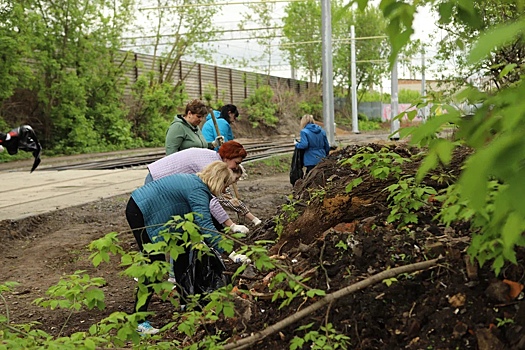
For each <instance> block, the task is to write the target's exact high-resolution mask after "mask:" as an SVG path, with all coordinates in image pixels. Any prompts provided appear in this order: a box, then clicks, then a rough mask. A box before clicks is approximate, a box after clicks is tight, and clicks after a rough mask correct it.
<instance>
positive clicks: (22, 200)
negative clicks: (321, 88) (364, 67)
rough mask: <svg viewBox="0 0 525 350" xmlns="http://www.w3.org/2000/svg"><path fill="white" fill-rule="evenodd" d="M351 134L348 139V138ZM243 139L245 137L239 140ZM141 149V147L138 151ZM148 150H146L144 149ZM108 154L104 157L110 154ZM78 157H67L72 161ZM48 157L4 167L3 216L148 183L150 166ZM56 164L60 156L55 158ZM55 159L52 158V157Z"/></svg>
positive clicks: (371, 137)
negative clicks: (93, 164) (107, 166)
mask: <svg viewBox="0 0 525 350" xmlns="http://www.w3.org/2000/svg"><path fill="white" fill-rule="evenodd" d="M346 138H348V139H346ZM387 138H388V134H386V133H384V132H383V133H361V134H354V135H345V140H344V141H343V143H344V144H346V143H368V142H376V141H386V140H387ZM239 141H241V140H239ZM137 152H139V151H137ZM142 152H144V150H142ZM109 156H110V154H105V155H104V156H103V157H106V158H107V157H109ZM72 159H76V160H77V162H78V161H79V160H78V157H77V158H74V157H64V158H63V160H62V162H67V161H66V160H68V161H69V162H71V161H72ZM46 160H47V159H45V158H44V159H43V160H42V164H41V166H40V167H39V168H38V169H37V170H36V171H35V172H33V173H29V170H30V168H31V165H30V164H31V163H32V161H25V162H17V163H16V164H11V165H12V168H9V167H8V166H9V164H10V163H7V164H3V165H2V167H0V184H1V185H0V196H1V198H3V200H2V201H1V202H0V203H1V204H0V220H18V219H22V218H25V217H28V216H32V215H38V214H43V213H46V212H50V211H53V210H57V209H63V208H67V207H71V206H76V205H80V204H85V203H89V202H93V201H96V200H98V199H100V198H107V197H113V196H116V195H120V194H126V193H130V192H131V191H133V190H134V189H136V188H137V187H139V186H141V185H142V184H143V183H144V178H145V177H146V175H147V172H148V171H147V169H146V167H138V168H131V169H117V170H63V171H52V170H45V166H46ZM52 162H53V163H54V164H55V165H56V164H57V163H60V159H53V161H52ZM49 163H51V161H49Z"/></svg>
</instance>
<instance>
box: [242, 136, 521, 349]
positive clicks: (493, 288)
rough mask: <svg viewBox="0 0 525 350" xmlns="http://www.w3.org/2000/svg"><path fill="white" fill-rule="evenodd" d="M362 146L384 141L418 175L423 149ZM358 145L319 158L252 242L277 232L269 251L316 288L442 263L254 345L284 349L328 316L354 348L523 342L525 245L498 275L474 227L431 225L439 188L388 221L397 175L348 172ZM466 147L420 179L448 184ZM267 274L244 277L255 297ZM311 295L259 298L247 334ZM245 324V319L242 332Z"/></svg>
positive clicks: (354, 296)
mask: <svg viewBox="0 0 525 350" xmlns="http://www.w3.org/2000/svg"><path fill="white" fill-rule="evenodd" d="M366 147H367V148H368V152H370V153H373V154H378V152H380V150H381V149H383V151H384V152H392V153H395V154H397V155H399V156H401V157H403V158H405V159H408V158H410V159H413V161H411V162H406V163H403V164H402V165H400V169H401V174H403V176H405V177H406V176H409V177H410V176H415V174H416V171H417V169H418V167H419V164H420V160H421V158H420V157H418V154H419V153H420V150H419V149H415V148H409V147H405V146H399V145H392V146H387V145H378V144H370V145H368V146H366ZM362 150H363V148H362V147H361V146H348V147H346V148H345V149H343V150H341V151H338V152H335V153H333V154H331V155H330V157H328V158H327V159H326V160H324V161H323V162H321V163H320V164H319V165H318V166H317V167H316V168H315V169H314V170H313V171H312V172H311V173H310V174H308V176H307V177H306V178H305V179H304V180H300V181H298V182H297V183H296V185H295V188H294V196H293V199H292V200H291V201H290V202H289V203H287V204H285V205H283V206H282V208H281V210H280V211H279V212H278V213H277V215H276V217H277V218H279V220H277V224H276V222H273V223H269V224H267V225H266V226H265V227H264V228H263V229H260V230H258V231H256V232H255V233H254V235H253V236H252V240H260V239H276V240H277V243H276V244H275V245H273V246H271V247H269V252H270V254H271V255H273V256H274V257H276V258H277V259H281V261H282V263H283V264H285V265H286V266H287V267H288V269H289V270H290V271H292V272H293V273H294V274H295V275H298V276H302V277H308V278H309V280H308V282H306V284H307V285H308V287H309V288H312V289H322V290H324V291H326V293H335V294H337V293H339V292H338V291H342V290H343V289H345V288H349V286H352V285H354V284H357V283H359V282H364V281H369V279H370V278H373V277H372V276H373V275H374V274H377V273H379V272H381V271H388V270H389V269H393V268H396V267H400V266H406V265H410V264H414V263H421V262H424V261H428V260H430V259H436V258H439V260H438V262H437V263H436V264H435V265H434V266H433V267H431V268H428V269H424V270H421V271H417V272H414V273H403V274H400V275H397V276H396V277H395V278H392V279H385V280H382V281H381V280H379V281H377V280H376V281H375V282H376V283H372V284H371V285H370V286H368V287H367V288H363V287H360V288H358V289H357V290H355V291H354V292H353V293H347V294H346V295H344V296H342V297H340V298H338V299H337V300H335V301H332V302H331V303H330V304H329V305H325V306H324V307H322V308H320V309H319V310H317V311H315V312H312V313H311V314H309V315H308V316H306V317H302V318H301V319H299V320H295V321H294V322H293V324H291V325H290V326H288V327H286V328H284V329H283V330H282V331H281V332H280V333H278V334H274V335H273V337H272V340H273V342H270V343H269V344H268V345H262V344H257V345H255V346H254V349H255V348H256V349H272V348H273V349H275V348H284V347H283V346H282V345H279V344H283V341H284V342H285V343H289V342H290V341H292V338H293V337H294V336H302V335H304V331H303V332H299V331H297V330H296V329H297V328H298V327H299V326H305V325H308V324H311V323H312V324H314V326H313V327H312V328H313V329H316V330H317V329H319V327H321V326H323V325H326V324H327V323H331V324H332V325H333V327H334V329H336V330H337V331H338V332H340V333H342V334H345V335H346V336H348V337H349V346H348V348H352V349H505V348H507V349H524V348H525V328H524V327H525V319H524V318H523V316H525V304H524V302H523V293H522V292H521V290H522V288H523V285H522V284H521V283H523V282H524V277H525V275H524V272H525V270H524V268H523V259H524V258H525V254H524V253H525V252H524V251H523V250H520V251H519V252H518V261H519V263H518V265H508V266H506V267H505V268H504V269H503V270H502V273H501V275H500V276H498V277H497V278H496V276H495V275H494V273H493V272H492V271H491V270H490V268H489V266H488V265H489V264H487V265H486V266H484V267H482V268H481V267H479V266H477V264H476V263H472V262H471V261H470V259H469V257H468V256H467V255H466V249H467V247H468V245H469V243H470V238H471V235H472V232H471V230H470V227H469V224H468V223H456V224H454V225H452V226H450V227H444V226H442V225H439V224H437V223H436V220H434V219H433V217H434V216H435V215H436V214H437V213H438V209H439V207H438V206H439V202H438V201H436V200H434V199H433V197H432V196H430V197H429V200H428V202H426V203H424V205H423V206H422V207H421V208H420V209H419V210H418V211H417V213H416V217H417V220H415V221H416V222H415V223H412V224H409V225H408V227H405V228H403V229H399V228H397V226H396V225H394V224H393V223H389V222H388V220H387V218H388V215H389V214H390V209H389V205H388V201H387V197H388V195H389V192H388V191H386V190H385V189H386V188H387V187H388V186H390V185H392V184H394V183H396V182H397V180H394V178H393V177H392V176H387V177H386V178H384V179H382V180H381V179H377V178H376V177H373V176H371V174H370V173H369V172H368V171H367V168H366V167H365V168H360V169H352V167H350V166H349V165H346V166H342V165H341V164H340V161H341V160H344V159H349V158H351V157H352V156H354V155H356V154H358V153H359V152H362ZM470 152H471V151H470V150H469V149H467V148H459V149H458V150H456V151H455V153H454V156H453V160H452V162H451V164H450V165H449V166H447V167H441V168H439V169H437V170H435V171H433V172H432V173H431V174H429V175H428V176H427V177H426V178H425V179H424V180H423V182H422V185H424V186H428V187H432V188H434V189H435V190H436V191H439V190H441V189H443V188H445V187H446V186H447V185H446V184H445V183H444V182H442V181H439V179H441V178H443V176H440V174H441V175H442V174H446V178H447V179H448V180H449V181H451V180H454V179H455V178H457V177H458V175H459V172H460V169H461V165H462V164H463V162H464V161H465V159H466V157H468V155H469V154H470ZM356 178H361V179H362V183H360V184H359V185H356V186H354V187H353V188H352V189H351V190H350V191H349V192H348V193H347V191H346V190H345V189H346V187H347V185H348V184H349V183H351V182H352V181H353V180H354V179H356ZM288 221H289V222H288ZM283 222H284V223H285V224H283ZM278 225H282V227H278ZM276 231H277V232H279V235H278V237H277V235H276ZM269 276H271V274H270V275H266V276H264V275H263V274H261V275H258V278H256V280H255V281H246V280H245V281H242V283H244V284H246V285H247V287H248V289H251V290H252V291H255V293H256V295H259V294H261V295H264V293H269V292H270V290H269V288H268V283H264V282H261V281H266V280H268V278H269ZM251 278H252V279H253V276H251ZM516 282H517V283H516ZM316 302H317V300H316V299H304V298H299V297H298V298H296V299H295V300H293V301H292V302H291V304H290V305H289V306H288V307H286V308H282V309H276V308H275V304H274V303H270V302H268V301H264V300H258V301H257V302H255V303H256V305H257V306H256V307H254V308H253V310H252V312H253V315H252V318H251V320H250V322H246V320H244V322H243V323H244V324H246V325H248V327H247V329H246V330H245V331H244V332H243V333H245V334H250V333H251V332H256V331H258V330H261V329H263V328H264V325H270V324H274V323H276V322H277V320H282V319H285V318H291V317H293V315H294V314H295V313H297V312H299V311H300V310H304V309H306V308H308V307H309V306H312V305H313V304H314V303H316ZM261 310H265V311H264V313H263V312H261ZM257 311H259V312H257ZM239 327H241V324H238V325H237V326H236V329H239Z"/></svg>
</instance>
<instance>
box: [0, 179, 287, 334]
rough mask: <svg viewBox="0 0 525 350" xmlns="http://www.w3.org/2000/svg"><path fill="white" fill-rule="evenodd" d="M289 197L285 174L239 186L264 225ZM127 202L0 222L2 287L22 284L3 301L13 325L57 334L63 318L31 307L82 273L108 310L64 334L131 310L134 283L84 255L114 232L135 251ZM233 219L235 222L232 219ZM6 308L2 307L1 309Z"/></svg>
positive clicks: (73, 323) (72, 324)
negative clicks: (99, 284) (100, 289)
mask: <svg viewBox="0 0 525 350" xmlns="http://www.w3.org/2000/svg"><path fill="white" fill-rule="evenodd" d="M258 172H259V173H258ZM290 192H291V185H290V184H289V182H288V174H287V173H280V174H276V175H271V174H267V173H263V172H261V171H258V170H255V169H252V173H251V175H250V176H249V178H248V179H247V180H244V181H241V182H240V183H239V193H240V196H241V198H242V199H243V201H244V202H245V203H246V204H247V205H248V207H250V208H251V209H252V213H253V214H254V215H256V216H257V217H259V218H260V219H261V220H263V221H264V220H266V219H268V218H270V217H271V216H272V215H274V214H275V212H276V210H277V208H278V207H279V205H280V204H282V203H283V202H284V201H285V198H286V195H288V194H289V193H290ZM127 199H128V195H120V196H116V197H111V198H106V199H101V200H98V201H95V202H91V203H88V204H84V205H80V206H76V207H70V208H66V209H62V210H57V211H54V212H51V213H47V214H42V215H38V216H33V217H28V218H25V219H22V220H19V221H3V222H2V224H1V225H0V233H1V234H0V243H1V244H2V245H3V246H4V249H3V251H4V252H6V253H4V254H2V255H0V265H1V266H2V269H0V281H3V282H6V281H15V282H19V283H20V285H19V286H17V287H16V288H15V293H14V294H8V295H7V296H6V298H7V307H8V308H9V311H10V318H11V321H12V322H15V323H26V322H32V321H39V322H42V328H43V329H44V330H46V331H48V332H51V333H52V334H57V333H56V332H58V330H59V329H60V327H61V326H62V324H63V323H64V320H65V319H66V317H67V313H66V312H65V311H62V310H47V309H43V308H40V307H37V306H35V305H33V304H31V302H32V301H33V300H34V299H36V298H39V297H44V296H45V291H46V290H47V289H48V288H49V287H50V286H52V285H54V284H56V283H57V282H58V281H59V279H60V277H61V276H64V275H69V274H73V273H74V272H75V271H78V270H86V271H87V273H89V274H90V275H92V277H95V276H99V277H103V278H105V279H106V281H108V284H107V285H106V286H105V287H104V291H105V293H106V298H107V300H106V304H107V309H106V310H105V311H103V312H99V311H93V312H87V313H79V314H75V315H74V316H73V318H72V319H71V320H70V321H69V322H68V325H67V326H66V328H65V331H66V332H67V333H69V332H72V331H75V330H83V329H85V327H87V326H89V325H90V324H92V322H91V321H89V320H88V319H91V320H93V321H94V322H96V321H97V320H100V319H101V318H102V317H104V316H107V315H109V314H110V313H111V312H114V311H129V310H130V309H131V308H132V301H133V290H134V287H135V283H134V281H132V280H130V279H127V278H123V277H121V276H119V273H120V272H121V271H122V268H120V267H119V266H118V261H114V262H113V265H108V264H103V265H101V266H100V268H98V269H94V268H93V266H92V265H91V263H90V261H89V259H88V257H89V255H90V252H89V251H88V250H87V245H88V244H89V243H90V242H91V241H93V240H95V239H98V238H100V237H102V236H104V235H105V234H107V233H109V232H115V231H116V232H122V234H121V235H120V238H121V240H122V246H123V247H125V248H126V249H135V248H134V239H133V237H132V235H131V234H128V232H127V230H128V226H127V222H126V220H125V217H124V210H125V205H126V202H127ZM232 219H233V220H234V221H236V222H239V220H238V218H237V217H235V216H234V215H232ZM5 308H6V305H4V303H3V302H1V301H0V309H2V310H4V309H5ZM152 308H155V303H153V307H152Z"/></svg>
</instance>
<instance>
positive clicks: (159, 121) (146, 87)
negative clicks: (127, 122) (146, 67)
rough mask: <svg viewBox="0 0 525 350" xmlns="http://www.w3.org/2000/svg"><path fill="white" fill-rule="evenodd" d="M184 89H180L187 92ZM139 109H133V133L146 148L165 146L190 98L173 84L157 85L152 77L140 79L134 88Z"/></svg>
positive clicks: (136, 106) (134, 95)
mask: <svg viewBox="0 0 525 350" xmlns="http://www.w3.org/2000/svg"><path fill="white" fill-rule="evenodd" d="M183 88H184V86H182V87H180V89H183ZM132 94H133V97H134V103H135V107H134V108H133V110H132V117H131V118H130V119H131V121H132V123H133V127H132V130H133V133H134V134H135V135H137V136H138V137H139V139H140V140H141V141H143V142H144V145H145V146H149V147H159V146H163V145H164V140H165V138H166V130H168V128H169V126H170V123H171V122H172V121H173V118H174V117H175V115H176V110H177V108H180V107H181V106H182V105H183V103H184V101H185V100H186V99H187V95H186V94H185V93H184V92H183V90H180V91H174V88H173V86H172V85H171V84H169V83H161V84H153V83H151V77H150V78H148V77H146V76H140V77H139V79H138V80H137V82H136V83H135V84H133V86H132Z"/></svg>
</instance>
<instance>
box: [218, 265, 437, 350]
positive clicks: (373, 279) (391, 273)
mask: <svg viewBox="0 0 525 350" xmlns="http://www.w3.org/2000/svg"><path fill="white" fill-rule="evenodd" d="M441 260H442V258H437V259H433V260H428V261H423V262H420V263H415V264H410V265H405V266H400V267H395V268H393V269H389V270H385V271H382V272H380V273H377V274H375V275H372V276H370V277H368V278H367V279H364V280H362V281H359V282H357V283H354V284H352V285H350V286H348V287H345V288H343V289H340V290H338V291H336V292H333V293H331V294H328V295H326V296H325V297H324V298H323V299H321V300H319V301H318V302H316V303H314V304H312V305H310V306H308V307H307V308H305V309H303V310H302V311H299V312H296V313H295V314H293V315H291V316H289V317H287V318H285V319H283V320H281V321H279V322H277V323H275V324H273V325H271V326H269V327H268V328H266V329H264V330H262V331H260V332H257V333H255V334H253V335H252V336H250V337H247V338H243V339H239V340H237V341H235V342H233V343H230V344H226V345H225V346H224V350H233V349H235V350H240V349H244V348H247V347H249V346H251V345H253V344H254V343H256V342H258V341H260V340H262V339H264V338H266V337H267V336H269V335H270V334H273V333H277V332H279V331H280V330H281V329H283V328H285V327H288V326H290V325H291V324H293V323H295V322H297V321H300V320H302V319H304V318H305V317H306V316H307V315H309V314H311V313H313V312H315V311H317V310H319V309H320V308H322V307H324V306H325V305H327V304H330V303H332V302H333V301H335V300H337V299H339V298H342V297H344V296H346V295H348V294H351V293H354V292H357V291H359V290H361V289H364V288H366V287H368V286H371V285H373V284H376V283H379V282H381V281H383V280H384V279H388V278H392V277H395V276H397V275H400V274H403V273H412V272H415V271H419V270H425V269H428V268H430V267H433V266H435V265H436V264H437V263H438V262H440V261H441Z"/></svg>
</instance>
